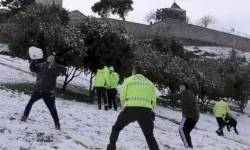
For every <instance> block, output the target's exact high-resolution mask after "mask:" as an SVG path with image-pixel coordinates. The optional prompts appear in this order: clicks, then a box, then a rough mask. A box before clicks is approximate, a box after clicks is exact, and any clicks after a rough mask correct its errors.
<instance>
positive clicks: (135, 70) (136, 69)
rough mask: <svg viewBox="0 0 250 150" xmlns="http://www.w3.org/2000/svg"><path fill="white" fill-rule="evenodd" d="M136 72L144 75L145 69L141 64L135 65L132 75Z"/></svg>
mask: <svg viewBox="0 0 250 150" xmlns="http://www.w3.org/2000/svg"><path fill="white" fill-rule="evenodd" d="M135 74H142V75H144V70H143V68H142V67H141V66H139V65H136V66H134V67H133V70H132V75H135Z"/></svg>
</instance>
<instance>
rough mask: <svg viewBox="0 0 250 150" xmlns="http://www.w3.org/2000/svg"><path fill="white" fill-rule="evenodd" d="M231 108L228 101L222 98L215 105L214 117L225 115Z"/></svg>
mask: <svg viewBox="0 0 250 150" xmlns="http://www.w3.org/2000/svg"><path fill="white" fill-rule="evenodd" d="M229 110H230V108H229V106H228V103H227V102H224V101H223V100H221V101H219V102H217V103H216V104H215V106H214V109H213V113H214V117H225V116H226V114H227V113H228V111H229Z"/></svg>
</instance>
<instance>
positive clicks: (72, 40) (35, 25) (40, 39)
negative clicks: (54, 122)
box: [7, 4, 86, 92]
mask: <svg viewBox="0 0 250 150" xmlns="http://www.w3.org/2000/svg"><path fill="white" fill-rule="evenodd" d="M68 21H69V18H68V11H66V10H65V9H63V8H60V6H56V5H52V6H43V5H40V4H39V5H32V6H29V7H27V10H26V11H21V12H20V13H18V14H17V15H16V16H15V17H13V18H11V19H10V21H9V22H10V25H9V26H8V27H9V30H7V31H11V32H10V33H8V34H9V36H10V37H11V42H10V44H9V47H10V52H11V54H13V55H14V56H17V57H20V58H28V48H29V47H30V46H37V47H39V48H41V49H42V50H43V52H44V54H45V55H44V56H45V57H46V54H48V53H49V52H52V51H54V52H56V53H57V57H56V62H58V63H59V64H62V65H64V66H67V67H68V68H72V70H73V71H70V70H68V72H67V75H66V77H65V82H64V85H63V88H62V90H63V92H64V91H65V90H66V87H67V85H68V83H69V82H70V81H72V79H73V78H74V77H76V76H77V75H78V71H79V70H80V69H79V68H82V67H83V63H82V62H83V59H84V58H85V56H86V55H85V54H86V51H85V50H86V49H85V45H84V44H85V43H84V40H83V35H82V34H81V32H80V30H79V29H78V28H76V27H74V26H71V25H69V24H68ZM80 72H82V71H81V70H80Z"/></svg>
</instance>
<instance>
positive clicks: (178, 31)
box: [151, 19, 250, 51]
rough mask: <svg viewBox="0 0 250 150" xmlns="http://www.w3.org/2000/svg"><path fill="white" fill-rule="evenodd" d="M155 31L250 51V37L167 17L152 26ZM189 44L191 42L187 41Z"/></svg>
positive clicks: (170, 35) (168, 35)
mask: <svg viewBox="0 0 250 150" xmlns="http://www.w3.org/2000/svg"><path fill="white" fill-rule="evenodd" d="M151 28H152V30H153V31H154V32H157V33H158V34H159V35H162V36H165V37H177V38H183V39H190V40H197V41H201V42H206V43H212V44H214V45H219V46H225V47H233V43H234V42H233V41H235V48H237V49H239V50H242V51H250V39H248V38H244V37H240V36H235V35H232V34H228V33H224V32H220V31H216V30H212V29H208V28H204V27H200V26H195V25H191V24H186V23H183V22H180V21H176V20H172V19H166V20H164V21H162V22H158V23H156V24H154V25H152V26H151ZM185 44H186V45H189V43H185Z"/></svg>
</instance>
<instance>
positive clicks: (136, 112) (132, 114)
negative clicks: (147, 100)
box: [107, 107, 159, 150]
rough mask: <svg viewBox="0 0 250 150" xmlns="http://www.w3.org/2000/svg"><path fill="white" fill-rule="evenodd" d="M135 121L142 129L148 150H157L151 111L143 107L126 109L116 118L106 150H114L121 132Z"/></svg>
mask: <svg viewBox="0 0 250 150" xmlns="http://www.w3.org/2000/svg"><path fill="white" fill-rule="evenodd" d="M134 121H137V122H138V123H139V125H140V127H141V129H142V132H143V134H144V136H145V138H146V141H147V144H148V146H149V149H150V150H159V147H158V144H157V142H156V139H155V137H154V133H153V132H154V122H153V119H152V110H151V109H149V108H143V107H127V108H125V109H124V110H123V111H122V112H121V113H120V114H119V116H118V118H117V120H116V123H115V125H114V126H113V127H112V132H111V135H110V143H109V145H108V147H107V150H116V142H117V139H118V137H119V133H120V132H121V130H122V129H123V128H124V127H126V126H127V125H128V124H130V123H131V122H134Z"/></svg>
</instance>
